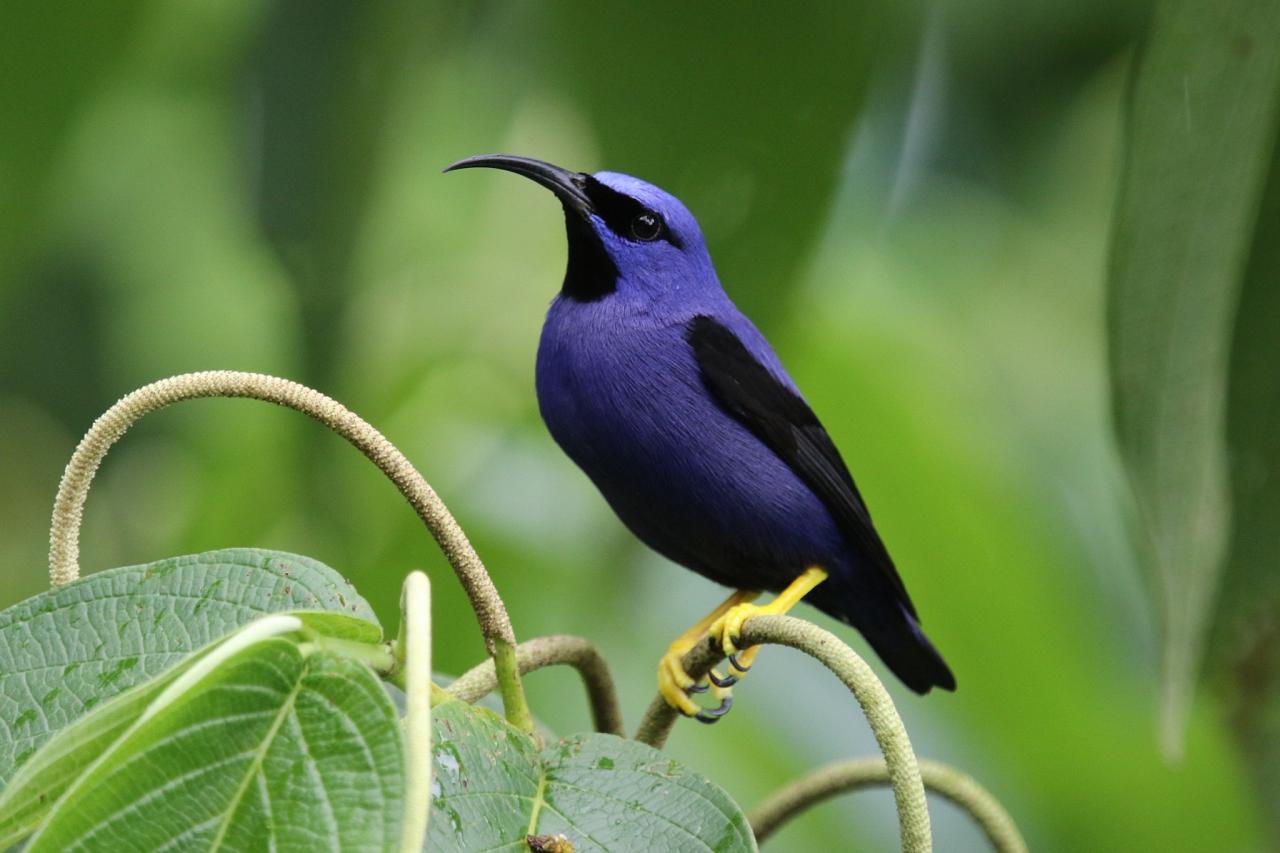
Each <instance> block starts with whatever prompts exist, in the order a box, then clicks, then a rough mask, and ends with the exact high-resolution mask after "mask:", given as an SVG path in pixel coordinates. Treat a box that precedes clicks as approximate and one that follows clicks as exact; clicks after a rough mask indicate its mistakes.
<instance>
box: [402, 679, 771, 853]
mask: <svg viewBox="0 0 1280 853" xmlns="http://www.w3.org/2000/svg"><path fill="white" fill-rule="evenodd" d="M434 713H435V722H434V740H435V756H434V759H435V780H436V781H435V783H434V786H435V787H434V789H433V798H432V814H431V823H430V829H429V832H428V834H427V843H426V846H425V847H424V848H423V849H424V850H477V851H478V850H511V851H518V850H527V849H528V847H527V845H526V842H525V839H526V837H527V836H529V835H559V834H563V835H564V836H565V837H566V838H568V840H569V841H570V842H572V844H573V848H574V850H576V851H578V853H584V851H588V850H714V851H738V850H755V849H756V844H755V838H754V836H753V835H752V834H751V829H750V827H749V826H748V825H747V819H746V817H745V816H744V815H743V814H742V811H741V810H740V809H739V808H738V806H737V804H736V803H734V801H733V800H732V799H730V798H729V795H728V794H726V793H725V792H724V791H722V790H721V789H720V788H718V787H717V786H716V785H714V784H712V783H711V782H710V781H708V780H706V779H704V778H703V777H701V776H699V775H697V774H696V773H693V772H691V771H689V770H687V769H686V768H684V767H682V766H681V765H680V764H679V763H678V762H676V761H673V760H672V759H670V758H668V757H667V756H665V755H663V754H662V753H660V752H658V751H657V750H655V749H653V748H651V747H648V746H646V745H644V744H641V743H636V742H635V741H630V740H624V739H622V738H619V737H615V736H614V735H605V734H584V735H574V736H572V737H568V738H565V739H563V740H561V741H560V742H558V743H555V744H552V745H550V746H548V747H547V748H546V749H544V750H542V751H539V750H538V748H537V747H536V746H535V745H534V743H533V741H532V740H531V739H529V738H528V737H526V736H525V735H523V734H521V733H520V732H519V731H518V730H516V729H515V728H514V727H512V726H511V725H509V724H508V723H507V722H506V721H504V720H503V719H501V718H500V717H498V716H497V715H496V714H493V713H492V712H490V711H487V710H485V709H483V708H476V707H474V706H471V705H467V704H465V703H463V702H458V701H450V702H444V703H442V704H440V705H437V706H436V708H435V711H434Z"/></svg>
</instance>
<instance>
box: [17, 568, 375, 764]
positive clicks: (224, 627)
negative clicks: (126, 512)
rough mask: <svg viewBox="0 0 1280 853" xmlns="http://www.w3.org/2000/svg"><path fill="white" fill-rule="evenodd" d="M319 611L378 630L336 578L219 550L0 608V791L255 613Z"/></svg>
mask: <svg viewBox="0 0 1280 853" xmlns="http://www.w3.org/2000/svg"><path fill="white" fill-rule="evenodd" d="M299 609H306V610H329V611H336V612H341V613H346V614H348V615H350V616H354V617H357V618H359V619H362V620H365V621H367V622H371V623H374V624H375V625H376V624H377V619H376V617H375V616H374V614H373V611H372V610H371V609H370V608H369V605H368V604H367V603H366V602H365V600H364V599H363V598H361V597H360V595H359V594H358V593H357V592H356V591H355V590H354V589H353V588H352V587H351V586H350V585H349V584H348V583H347V582H346V581H345V580H344V579H343V578H342V577H341V576H340V575H338V574H337V573H336V572H335V571H333V570H332V569H330V568H328V567H327V566H324V565H323V564H321V563H318V562H315V561H314V560H310V559H308V558H306V557H299V556H295V555H292V554H285V553H282V552H276V551H262V550H254V549H229V550H223V551H211V552H207V553H204V554H196V555H191V556H186V557H175V558H172V559H168V560H161V561H159V562H156V563H149V564H147V565H141V566H129V567H124V568H119V569H111V570H108V571H103V572H98V573H95V574H92V575H89V576H88V577H85V578H83V579H81V580H80V581H78V582H76V583H74V584H70V585H68V586H66V587H63V588H62V589H56V590H50V591H48V592H45V593H42V594H40V595H38V596H36V597H34V598H31V599H28V600H26V601H24V602H21V603H19V604H16V605H14V606H13V607H11V608H9V609H8V610H5V611H3V612H2V613H0V735H2V736H0V786H2V785H3V784H4V783H5V782H6V781H7V780H8V779H10V778H11V777H12V775H13V772H14V770H15V769H16V768H17V767H18V766H19V765H21V764H22V762H23V761H25V760H26V759H27V758H28V757H29V756H30V755H31V754H32V753H34V752H35V751H36V749H38V748H39V747H40V745H41V744H43V743H44V742H45V741H46V740H47V739H48V738H49V736H50V735H51V734H52V733H53V732H55V731H58V730H59V729H61V728H62V727H64V726H66V725H67V724H68V723H70V722H72V721H73V720H75V719H77V718H78V717H80V716H81V715H82V714H83V713H84V712H85V711H87V710H89V709H91V708H93V707H94V706H95V705H97V704H98V703H99V702H101V701H103V700H104V699H107V698H109V697H111V696H114V695H116V694H117V693H120V692H121V691H123V690H126V689H128V688H130V687H132V686H134V685H137V684H140V683H142V682H144V681H146V680H147V679H149V678H151V677H153V676H156V675H158V674H159V673H161V672H164V671H165V670H166V669H168V668H169V667H170V666H172V665H173V664H175V663H176V662H178V661H179V660H181V659H182V658H183V657H184V656H185V655H188V654H190V653H191V652H194V651H196V650H198V649H200V648H202V647H204V646H205V645H207V644H209V643H211V642H213V641H214V640H216V639H218V638H219V637H222V636H223V635H225V634H227V633H229V632H231V631H232V630H234V629H236V628H238V627H240V626H241V625H244V624H246V623H247V622H250V621H252V620H253V619H254V618H256V617H258V616H261V615H264V614H266V613H272V612H279V611H285V610H299Z"/></svg>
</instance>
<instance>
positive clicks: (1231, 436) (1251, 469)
mask: <svg viewBox="0 0 1280 853" xmlns="http://www.w3.org/2000/svg"><path fill="white" fill-rule="evenodd" d="M1272 158H1273V159H1272V161H1271V177H1270V179H1269V181H1268V186H1267V192H1266V196H1265V198H1264V199H1263V203H1262V210H1261V212H1260V213H1259V216H1258V230H1257V232H1256V233H1255V235H1254V241H1253V244H1254V248H1253V256H1252V257H1251V258H1250V261H1249V273H1248V275H1247V276H1246V277H1245V283H1244V290H1243V292H1242V293H1241V295H1240V309H1239V313H1238V317H1237V319H1236V328H1235V340H1234V341H1233V342H1232V353H1231V387H1230V392H1229V400H1228V404H1227V442H1228V448H1229V451H1230V454H1231V505H1232V525H1231V528H1232V529H1231V546H1230V557H1229V558H1228V561H1227V571H1226V576H1225V577H1224V578H1223V583H1222V596H1221V600H1220V601H1219V603H1218V607H1217V611H1216V613H1215V615H1214V625H1213V629H1212V630H1213V635H1212V637H1211V641H1210V645H1209V649H1208V653H1207V655H1206V660H1205V672H1206V673H1208V674H1210V677H1211V679H1212V681H1213V684H1214V687H1215V688H1216V689H1217V690H1218V691H1219V692H1220V693H1221V694H1222V695H1223V697H1224V700H1225V704H1226V709H1227V710H1226V714H1225V716H1226V718H1227V719H1228V720H1230V721H1231V723H1232V725H1233V727H1234V729H1235V733H1236V736H1237V738H1238V739H1239V748H1240V751H1241V753H1242V754H1243V755H1244V756H1245V757H1246V760H1247V761H1248V762H1249V765H1250V769H1251V770H1252V772H1253V776H1254V781H1255V783H1256V787H1257V790H1258V791H1259V792H1260V793H1261V795H1262V796H1261V797H1260V798H1259V802H1261V803H1262V804H1263V807H1264V809H1266V810H1267V819H1268V820H1269V822H1270V828H1271V833H1272V835H1271V837H1272V845H1273V846H1276V847H1280V797H1276V796H1275V792H1276V791H1280V625H1278V624H1277V621H1276V614H1277V613H1280V571H1277V570H1276V569H1277V567H1280V531H1278V530H1277V521H1278V520H1280V476H1276V473H1277V472H1280V381H1277V379H1276V374H1277V365H1280V335H1278V334H1276V330H1277V329H1280V287H1277V286H1276V280H1277V271H1280V145H1277V146H1276V148H1275V150H1274V152H1273V154H1272Z"/></svg>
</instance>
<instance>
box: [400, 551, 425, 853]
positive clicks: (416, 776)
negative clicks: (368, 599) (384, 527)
mask: <svg viewBox="0 0 1280 853" xmlns="http://www.w3.org/2000/svg"><path fill="white" fill-rule="evenodd" d="M396 659H397V661H398V662H400V663H401V668H402V669H403V672H404V685H405V690H404V693H405V715H404V734H405V753H406V764H407V767H406V772H405V794H404V822H403V824H402V831H401V835H400V850H401V853H418V851H420V850H421V849H422V845H423V842H424V841H425V840H426V837H427V818H428V817H429V816H430V814H431V754H432V750H431V581H430V580H428V578H427V576H426V575H425V574H423V573H422V572H411V573H410V574H409V576H408V577H407V578H405V579H404V589H403V590H402V591H401V593H400V636H399V639H397V640H396Z"/></svg>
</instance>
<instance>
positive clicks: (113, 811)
mask: <svg viewBox="0 0 1280 853" xmlns="http://www.w3.org/2000/svg"><path fill="white" fill-rule="evenodd" d="M277 618H278V617H277ZM294 624H295V625H296V624H297V622H294ZM249 630H252V629H249ZM224 649H225V652H224V651H223V650H224ZM403 781H404V748H403V742H402V738H401V734H400V726H399V720H398V718H397V715H396V711H395V708H394V706H393V705H392V703H391V701H390V699H389V698H388V697H387V695H386V693H385V692H384V691H383V690H382V687H381V684H380V683H379V681H378V679H377V678H376V677H375V676H374V674H373V673H372V671H371V670H369V668H368V667H366V666H364V665H363V664H360V663H357V662H355V661H352V660H349V659H347V658H345V657H342V656H341V655H338V654H333V653H330V652H326V651H318V652H315V653H313V654H311V655H309V656H308V655H304V654H303V653H302V651H301V650H300V648H299V645H298V643H297V642H296V641H295V639H292V638H286V637H269V638H267V639H260V640H257V641H256V642H252V643H250V644H248V645H247V646H243V647H238V648H237V647H236V645H235V643H234V638H233V639H232V640H229V641H228V642H227V643H224V644H223V645H222V646H220V647H219V648H218V649H215V650H214V651H213V652H211V653H210V654H209V655H208V656H207V657H206V658H204V659H202V660H201V661H200V662H199V663H197V664H195V665H193V666H192V667H191V669H190V670H189V671H188V673H186V674H184V675H183V676H181V677H179V678H178V679H177V680H175V681H174V682H173V683H172V684H171V685H170V686H169V687H167V688H166V689H165V690H164V692H163V693H162V694H161V695H160V696H159V697H158V698H156V699H155V700H154V701H153V702H152V703H151V705H150V706H149V707H148V709H147V711H146V713H145V714H144V715H143V716H142V717H141V718H140V719H139V720H138V722H137V724H136V725H135V726H134V727H133V728H132V729H131V731H130V732H129V733H128V734H126V735H125V736H124V738H122V739H121V740H120V741H118V742H117V743H116V744H115V745H114V746H113V747H112V748H111V749H110V750H109V751H108V752H107V753H106V754H104V755H103V756H102V757H101V758H100V759H99V760H98V762H97V763H96V764H95V765H94V766H93V767H91V768H90V769H89V770H88V771H86V772H85V774H84V775H83V776H81V777H80V779H78V780H77V782H76V783H75V785H73V786H72V787H71V788H70V789H69V790H68V791H67V793H66V794H65V795H64V796H63V798H62V799H61V800H59V802H58V803H57V804H56V805H55V806H54V809H53V812H52V814H50V815H49V817H48V818H47V819H46V821H45V823H44V825H43V826H42V827H41V829H40V830H39V832H38V833H37V835H36V836H35V837H34V838H33V839H32V840H31V842H30V844H29V846H28V848H27V849H28V850H29V851H30V853H38V851H62V850H70V849H86V850H113V849H120V848H121V847H122V846H128V847H129V849H138V850H155V849H160V848H165V849H173V848H174V847H175V846H177V847H180V848H202V849H214V848H218V847H220V846H226V847H227V848H230V849H246V848H254V849H258V848H263V849H308V850H311V849H352V850H365V849H367V850H377V849H385V848H387V847H389V846H393V844H394V842H396V841H397V840H398V839H399V826H400V821H401V819H402V803H401V798H402V795H403V791H402V788H403Z"/></svg>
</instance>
